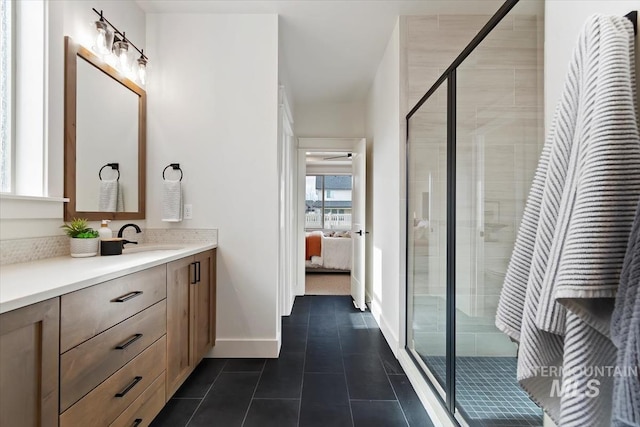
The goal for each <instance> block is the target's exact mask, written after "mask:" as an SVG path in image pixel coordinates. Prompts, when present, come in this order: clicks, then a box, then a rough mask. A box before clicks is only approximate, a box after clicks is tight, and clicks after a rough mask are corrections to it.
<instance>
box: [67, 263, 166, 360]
mask: <svg viewBox="0 0 640 427" xmlns="http://www.w3.org/2000/svg"><path fill="white" fill-rule="evenodd" d="M166 283H167V269H166V266H164V265H159V266H157V267H153V268H150V269H148V270H144V271H139V272H137V273H133V274H129V275H127V276H123V277H119V278H117V279H114V280H109V281H108V282H104V283H100V284H98V285H95V286H91V287H89V288H85V289H82V290H79V291H76V292H72V293H70V294H66V295H63V296H62V298H61V301H60V304H61V305H60V313H61V315H60V319H61V321H60V353H64V352H65V351H67V350H69V349H70V348H73V347H75V346H76V345H78V344H80V343H82V342H84V341H86V340H88V339H89V338H91V337H93V336H95V335H97V334H99V333H100V332H102V331H104V330H107V329H109V328H110V327H112V326H113V325H115V324H117V323H120V322H122V321H123V320H124V319H126V318H128V317H131V316H133V315H134V314H136V313H138V312H140V311H142V310H144V309H145V308H147V307H149V306H151V305H153V304H155V303H157V302H158V301H160V300H162V299H164V298H166V296H167V285H166Z"/></svg>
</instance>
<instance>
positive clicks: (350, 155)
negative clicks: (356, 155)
mask: <svg viewBox="0 0 640 427" xmlns="http://www.w3.org/2000/svg"><path fill="white" fill-rule="evenodd" d="M351 157H353V153H344V154H343V155H341V156H333V157H325V158H323V159H322V160H334V159H351Z"/></svg>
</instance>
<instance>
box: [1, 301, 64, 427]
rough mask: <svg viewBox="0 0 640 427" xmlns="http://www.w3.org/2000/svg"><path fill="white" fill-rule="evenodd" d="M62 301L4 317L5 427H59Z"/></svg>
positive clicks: (2, 409)
mask: <svg viewBox="0 0 640 427" xmlns="http://www.w3.org/2000/svg"><path fill="white" fill-rule="evenodd" d="M59 322H60V301H59V298H53V299H50V300H46V301H42V302H39V303H37V304H33V305H29V306H26V307H23V308H20V309H17V310H13V311H9V312H7V313H3V314H1V315H0V426H25V427H32V426H33V427H54V426H57V425H58V354H59V351H58V349H59V334H60V326H59Z"/></svg>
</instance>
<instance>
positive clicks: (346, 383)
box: [333, 302, 355, 426]
mask: <svg viewBox="0 0 640 427" xmlns="http://www.w3.org/2000/svg"><path fill="white" fill-rule="evenodd" d="M335 308H336V305H335V302H334V303H333V314H334V317H335V319H336V328H337V329H338V345H339V346H340V361H341V362H342V370H343V375H344V384H345V386H346V387H347V401H348V402H349V414H350V415H351V425H352V426H355V421H354V420H353V408H352V407H351V393H349V381H348V380H347V368H346V366H345V364H344V353H343V352H342V335H341V334H340V328H339V327H338V318H337V316H335V312H336V311H335Z"/></svg>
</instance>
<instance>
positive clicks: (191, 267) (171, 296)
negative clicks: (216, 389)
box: [166, 249, 216, 400]
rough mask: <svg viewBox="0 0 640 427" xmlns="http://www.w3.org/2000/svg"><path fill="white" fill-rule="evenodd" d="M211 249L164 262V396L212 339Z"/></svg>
mask: <svg viewBox="0 0 640 427" xmlns="http://www.w3.org/2000/svg"><path fill="white" fill-rule="evenodd" d="M215 259H216V253H215V249H213V250H210V251H206V252H202V253H199V254H196V255H195V256H192V257H187V258H183V259H179V260H176V261H173V262H170V263H168V264H167V381H166V387H167V400H168V399H169V398H171V396H172V395H173V394H174V393H175V392H176V390H178V388H179V387H180V385H182V383H183V382H184V381H185V380H186V379H187V377H188V376H189V375H190V374H191V372H193V370H194V369H195V367H196V366H197V365H198V363H200V361H201V360H202V358H203V357H204V356H205V355H206V354H207V353H208V352H209V350H211V348H213V345H214V343H215V330H216V328H215V316H216V313H215V310H216V274H215V262H216V261H215Z"/></svg>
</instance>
